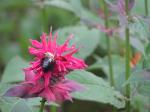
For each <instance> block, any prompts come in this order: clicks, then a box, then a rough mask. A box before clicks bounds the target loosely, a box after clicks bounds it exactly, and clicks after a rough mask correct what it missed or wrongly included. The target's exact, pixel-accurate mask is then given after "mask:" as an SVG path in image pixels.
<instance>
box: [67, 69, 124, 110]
mask: <svg viewBox="0 0 150 112" xmlns="http://www.w3.org/2000/svg"><path fill="white" fill-rule="evenodd" d="M68 78H69V79H71V80H75V81H77V82H79V83H81V84H83V85H84V86H85V88H86V89H85V90H84V91H82V92H75V93H73V94H72V95H73V97H74V98H77V99H80V100H87V101H96V102H100V103H109V104H111V105H113V106H115V107H117V108H123V107H124V106H125V98H124V96H123V95H121V94H120V93H119V92H117V91H115V90H114V88H112V87H111V86H110V85H109V84H108V83H107V82H105V81H104V80H103V79H102V78H100V77H97V76H95V75H94V74H92V73H90V72H86V71H74V72H71V73H70V74H69V75H68Z"/></svg>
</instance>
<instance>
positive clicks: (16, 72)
mask: <svg viewBox="0 0 150 112" xmlns="http://www.w3.org/2000/svg"><path fill="white" fill-rule="evenodd" d="M27 66H28V63H27V62H26V61H24V60H23V59H22V58H21V57H19V56H16V57H14V58H12V60H10V62H9V63H8V64H7V66H6V68H5V70H4V73H3V75H2V82H6V83H8V82H18V81H22V80H23V79H24V73H23V70H22V69H23V68H25V67H27Z"/></svg>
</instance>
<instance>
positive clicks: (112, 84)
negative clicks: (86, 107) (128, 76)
mask: <svg viewBox="0 0 150 112" xmlns="http://www.w3.org/2000/svg"><path fill="white" fill-rule="evenodd" d="M103 4H104V14H105V28H106V29H107V28H108V27H109V24H108V9H107V5H106V2H105V0H103ZM106 38H107V50H108V63H109V74H110V84H111V86H114V75H113V66H112V58H111V41H110V38H109V37H108V35H107V34H106Z"/></svg>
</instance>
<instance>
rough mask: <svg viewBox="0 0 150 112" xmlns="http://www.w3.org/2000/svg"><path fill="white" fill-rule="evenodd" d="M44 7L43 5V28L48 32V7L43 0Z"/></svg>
mask: <svg viewBox="0 0 150 112" xmlns="http://www.w3.org/2000/svg"><path fill="white" fill-rule="evenodd" d="M41 2H42V7H41V14H42V16H41V17H42V30H43V32H46V33H48V20H47V14H46V7H45V6H44V0H41Z"/></svg>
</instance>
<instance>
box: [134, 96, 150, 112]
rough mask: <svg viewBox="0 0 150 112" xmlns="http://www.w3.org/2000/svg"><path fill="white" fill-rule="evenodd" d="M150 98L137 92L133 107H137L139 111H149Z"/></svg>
mask: <svg viewBox="0 0 150 112" xmlns="http://www.w3.org/2000/svg"><path fill="white" fill-rule="evenodd" d="M149 100H150V99H149V98H148V97H146V96H143V95H140V94H137V95H135V96H134V97H133V99H132V100H131V104H132V106H133V108H136V109H137V110H138V111H139V112H149V108H148V107H149V105H150V102H149Z"/></svg>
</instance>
